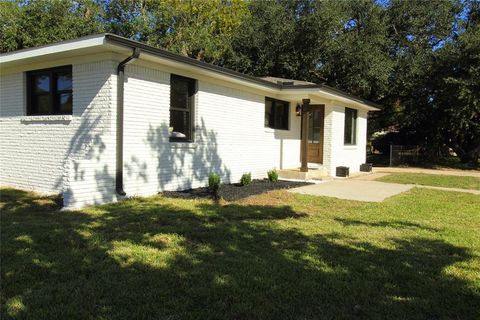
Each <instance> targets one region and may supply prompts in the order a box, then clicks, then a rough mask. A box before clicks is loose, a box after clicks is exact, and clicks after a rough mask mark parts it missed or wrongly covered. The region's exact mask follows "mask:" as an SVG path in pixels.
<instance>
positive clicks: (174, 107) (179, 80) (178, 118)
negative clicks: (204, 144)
mask: <svg viewBox="0 0 480 320" xmlns="http://www.w3.org/2000/svg"><path fill="white" fill-rule="evenodd" d="M196 85H197V83H196V80H195V79H190V78H185V77H182V76H177V75H174V74H172V75H171V76H170V128H169V131H170V141H193V110H194V103H195V93H196Z"/></svg>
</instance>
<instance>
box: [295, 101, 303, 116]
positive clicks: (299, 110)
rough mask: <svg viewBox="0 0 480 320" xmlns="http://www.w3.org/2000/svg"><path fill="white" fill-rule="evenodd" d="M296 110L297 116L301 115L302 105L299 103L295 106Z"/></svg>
mask: <svg viewBox="0 0 480 320" xmlns="http://www.w3.org/2000/svg"><path fill="white" fill-rule="evenodd" d="M295 112H296V114H297V117H300V116H301V115H302V106H301V105H300V104H298V103H297V107H296V108H295Z"/></svg>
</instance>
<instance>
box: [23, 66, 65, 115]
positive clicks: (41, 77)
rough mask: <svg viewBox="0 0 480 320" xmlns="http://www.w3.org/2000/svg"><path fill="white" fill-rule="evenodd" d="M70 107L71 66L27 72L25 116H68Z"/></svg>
mask: <svg viewBox="0 0 480 320" xmlns="http://www.w3.org/2000/svg"><path fill="white" fill-rule="evenodd" d="M72 106H73V94H72V66H63V67H57V68H51V69H42V70H35V71H28V72H27V115H31V116H37V115H39V116H40V115H57V114H58V115H60V114H67V115H68V114H72Z"/></svg>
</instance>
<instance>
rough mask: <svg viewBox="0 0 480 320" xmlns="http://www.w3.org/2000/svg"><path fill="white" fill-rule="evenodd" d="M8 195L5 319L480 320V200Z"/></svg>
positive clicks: (282, 194)
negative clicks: (71, 203)
mask: <svg viewBox="0 0 480 320" xmlns="http://www.w3.org/2000/svg"><path fill="white" fill-rule="evenodd" d="M1 201H2V210H1V276H2V288H1V304H2V308H1V313H2V314H1V318H2V319H9V318H15V319H17V318H18V319H318V318H322V319H332V318H336V319H385V318H389V319H479V318H480V233H479V230H480V197H479V196H478V195H472V194H464V193H453V192H443V191H437V190H427V189H412V190H411V191H409V192H407V193H404V194H401V195H398V196H395V197H392V198H390V199H387V200H386V201H384V202H383V203H360V202H354V201H346V200H345V201H344V200H338V199H333V198H321V197H311V196H301V195H292V194H290V193H288V192H286V191H274V192H271V193H269V194H264V195H259V196H256V197H252V198H250V199H247V200H244V201H241V202H238V203H224V202H220V203H215V202H212V201H209V200H179V199H167V198H162V197H152V198H147V199H132V200H128V201H124V202H121V203H118V204H112V205H104V206H98V207H95V208H90V209H85V210H83V211H77V212H69V211H63V212H60V211H58V210H57V205H56V204H55V199H51V198H42V197H39V196H35V195H33V194H30V193H25V192H22V191H17V190H12V189H3V190H2V191H1Z"/></svg>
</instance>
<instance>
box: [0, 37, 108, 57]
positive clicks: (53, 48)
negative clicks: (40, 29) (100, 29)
mask: <svg viewBox="0 0 480 320" xmlns="http://www.w3.org/2000/svg"><path fill="white" fill-rule="evenodd" d="M104 44H105V35H104V34H95V35H91V36H86V37H82V38H78V39H73V40H67V41H62V42H57V43H51V44H47V45H44V46H39V47H35V48H28V49H22V50H18V51H13V52H7V53H2V54H0V64H4V63H9V62H13V61H16V60H22V59H28V58H35V57H40V56H44V55H49V54H55V53H59V52H65V51H73V50H76V49H84V48H89V47H96V46H102V45H104Z"/></svg>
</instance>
